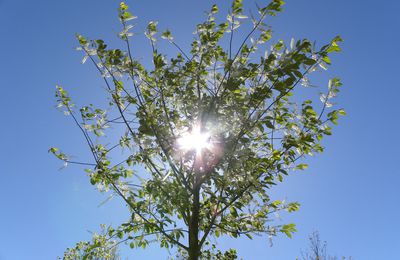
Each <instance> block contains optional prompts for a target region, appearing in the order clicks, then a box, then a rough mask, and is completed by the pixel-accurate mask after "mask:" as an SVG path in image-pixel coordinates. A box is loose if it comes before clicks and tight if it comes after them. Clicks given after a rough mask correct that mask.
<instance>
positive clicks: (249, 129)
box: [50, 0, 345, 260]
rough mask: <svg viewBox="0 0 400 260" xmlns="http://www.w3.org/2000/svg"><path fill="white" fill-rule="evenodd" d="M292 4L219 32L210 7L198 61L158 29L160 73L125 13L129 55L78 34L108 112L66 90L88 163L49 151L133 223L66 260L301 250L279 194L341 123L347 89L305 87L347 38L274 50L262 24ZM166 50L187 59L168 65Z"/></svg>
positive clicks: (61, 94) (62, 95)
mask: <svg viewBox="0 0 400 260" xmlns="http://www.w3.org/2000/svg"><path fill="white" fill-rule="evenodd" d="M283 4H284V2H283V1H281V0H273V1H272V2H270V3H269V4H267V5H265V6H259V7H257V12H256V14H252V15H249V16H248V15H246V14H245V13H244V12H243V9H244V8H243V3H242V1H241V0H235V1H233V3H232V7H231V9H230V11H229V14H228V15H227V17H226V19H224V20H222V21H219V18H218V17H219V14H218V12H219V10H218V7H217V5H213V6H212V8H211V10H210V11H209V12H208V14H207V15H206V19H205V21H204V22H203V23H201V24H198V25H197V27H196V29H195V33H194V35H195V39H194V40H193V42H192V43H191V48H190V50H189V51H187V50H184V49H183V48H182V47H180V45H179V44H178V43H177V42H176V41H175V40H174V37H173V35H172V33H171V32H170V31H169V30H166V31H164V32H159V30H158V27H157V26H158V24H157V22H155V21H151V22H150V23H149V24H148V26H147V30H146V32H145V36H146V37H147V39H148V41H149V44H150V46H151V50H152V53H151V57H150V58H149V59H151V60H152V62H153V65H152V66H145V65H143V64H142V63H141V57H135V56H134V53H140V54H142V53H141V50H137V49H135V44H132V42H133V41H134V40H135V39H136V38H135V37H133V36H134V33H133V28H134V23H133V22H134V21H135V19H136V18H137V17H136V16H134V15H133V14H132V13H131V12H130V11H129V9H128V6H127V4H125V3H124V2H121V3H120V7H119V10H118V17H119V20H120V22H121V24H122V30H121V32H120V33H119V34H118V37H119V39H120V40H121V42H122V43H123V44H124V46H125V47H124V49H119V48H115V49H113V48H110V47H109V46H108V45H107V44H106V43H105V42H104V41H103V40H101V39H95V40H91V39H88V38H86V37H84V36H82V35H77V39H78V42H79V45H80V47H79V50H81V51H82V52H83V55H84V58H83V63H84V62H86V61H90V62H91V63H92V64H93V65H94V67H95V68H96V70H97V71H98V72H99V74H100V76H101V77H102V79H103V80H104V84H105V86H106V94H107V97H108V100H109V106H107V107H103V108H98V107H96V106H94V105H87V106H82V107H78V106H77V105H76V104H75V103H74V102H73V101H72V99H71V97H70V96H69V95H68V93H67V91H66V90H65V89H64V88H62V87H61V86H57V91H56V97H57V100H58V107H59V109H61V110H62V111H64V113H65V114H67V115H69V116H70V117H71V118H72V120H73V122H74V123H75V124H76V125H77V128H78V129H79V131H80V132H81V134H82V136H83V140H84V142H85V143H86V144H87V147H88V151H89V152H90V154H91V157H92V161H88V162H86V161H85V162H83V161H75V160H73V159H72V158H73V157H71V156H69V155H67V154H66V153H64V152H61V151H60V150H59V149H57V148H51V149H50V152H52V153H53V154H54V155H55V156H57V157H58V158H59V159H60V160H62V161H64V162H65V163H66V164H78V165H84V166H86V169H85V171H86V173H87V174H88V177H89V180H90V183H91V184H92V185H95V186H96V187H97V188H98V190H99V191H101V192H111V193H112V194H113V195H116V196H117V197H119V198H120V199H121V201H122V203H124V204H125V205H126V207H127V210H128V211H129V212H130V215H131V217H130V218H129V219H127V220H126V221H125V222H124V223H121V224H120V225H119V226H115V227H111V226H109V227H106V228H105V233H104V234H102V235H94V236H93V239H92V240H91V241H87V242H79V243H78V244H77V245H76V246H75V247H73V248H69V249H67V251H66V253H65V255H64V259H80V257H82V259H111V258H110V257H112V254H111V253H110V252H111V250H113V248H114V247H115V246H117V245H120V244H127V245H129V246H130V247H131V248H137V247H142V248H146V247H147V246H148V245H149V244H150V243H158V244H159V245H160V246H161V247H163V248H166V249H171V248H173V249H174V250H177V251H178V252H179V254H180V255H181V256H182V257H184V258H188V259H192V260H193V259H199V258H206V259H207V258H218V259H235V257H236V251H235V250H234V249H231V250H228V251H227V252H221V251H219V250H218V249H217V248H216V246H215V244H214V243H213V241H215V240H214V239H218V238H221V237H226V236H228V237H233V238H239V237H240V238H242V237H245V238H248V239H252V238H253V237H254V236H263V237H265V238H266V239H272V238H273V237H274V236H276V235H278V234H279V233H283V234H285V235H286V236H288V237H292V234H293V233H294V232H295V231H296V227H295V224H293V223H287V224H278V223H275V222H274V219H275V217H276V215H277V214H279V213H281V212H294V211H297V210H298V209H299V203H297V202H285V201H281V200H273V199H272V198H270V196H269V190H270V189H271V187H273V186H274V185H277V184H279V183H281V182H283V181H284V179H285V176H287V175H288V174H289V173H290V172H291V171H292V170H304V169H306V168H307V164H305V163H304V161H303V158H305V157H306V156H310V155H314V154H316V153H320V152H322V151H323V146H322V144H321V141H322V139H323V137H324V136H326V135H331V133H332V131H331V126H332V124H336V123H337V119H338V117H339V115H344V114H345V112H344V110H343V109H334V103H333V99H334V98H335V96H336V95H337V93H338V92H339V89H340V86H341V85H342V84H341V82H340V80H339V79H338V78H333V79H331V80H329V81H328V80H327V82H328V84H327V85H328V86H327V87H324V88H319V87H315V86H313V85H312V84H311V81H310V78H309V76H310V74H312V73H313V72H315V71H318V70H321V71H324V70H326V69H327V68H328V67H329V66H330V65H331V58H330V57H331V54H332V53H335V52H339V51H340V47H339V43H340V42H341V41H342V40H341V38H340V37H335V38H333V39H332V40H331V41H330V42H329V43H328V44H326V45H323V46H321V47H318V46H316V45H315V44H314V43H313V42H312V41H310V40H307V39H299V40H294V39H292V40H291V41H290V43H289V44H286V43H285V42H284V41H283V40H277V41H276V40H275V41H274V40H272V37H273V30H272V29H271V27H270V26H269V25H268V24H266V22H265V21H266V18H267V17H272V16H276V15H277V14H278V13H279V12H280V11H281V10H282V6H283ZM246 22H247V23H246ZM242 25H243V26H242ZM243 28H244V29H243ZM246 28H247V29H246ZM159 40H165V41H167V42H169V43H170V44H171V45H172V46H174V47H175V48H176V52H177V54H176V55H173V57H168V56H167V55H165V54H163V52H162V51H161V50H160V49H159V47H158V42H159ZM318 92H321V93H318ZM111 140H117V141H116V142H115V143H111ZM182 140H189V141H188V142H186V141H182ZM201 142H202V143H201ZM211 238H214V239H213V240H211ZM78 256H79V257H78Z"/></svg>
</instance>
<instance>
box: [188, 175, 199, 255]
mask: <svg viewBox="0 0 400 260" xmlns="http://www.w3.org/2000/svg"><path fill="white" fill-rule="evenodd" d="M195 179H197V178H195ZM196 182H197V180H196V181H195V184H197V183H196ZM197 186H198V185H195V186H194V190H193V205H192V216H191V217H190V224H189V260H198V259H199V257H200V248H199V213H200V187H197ZM199 186H200V185H199Z"/></svg>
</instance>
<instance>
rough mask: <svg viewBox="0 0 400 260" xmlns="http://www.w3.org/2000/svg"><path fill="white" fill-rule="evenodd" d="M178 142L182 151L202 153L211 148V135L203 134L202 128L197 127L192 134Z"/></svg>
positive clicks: (184, 136)
mask: <svg viewBox="0 0 400 260" xmlns="http://www.w3.org/2000/svg"><path fill="white" fill-rule="evenodd" d="M177 142H178V145H179V148H180V149H182V150H185V151H191V150H195V151H196V153H201V151H203V150H204V149H209V148H210V134H209V133H207V132H201V130H200V127H195V128H194V129H193V130H192V131H191V132H188V133H186V134H184V135H182V137H180V138H179V139H178V140H177Z"/></svg>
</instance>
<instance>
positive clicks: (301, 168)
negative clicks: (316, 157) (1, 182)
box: [296, 163, 308, 170]
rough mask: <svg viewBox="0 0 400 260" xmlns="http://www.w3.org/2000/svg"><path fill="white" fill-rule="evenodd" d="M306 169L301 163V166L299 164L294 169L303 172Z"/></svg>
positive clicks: (306, 166) (305, 165)
mask: <svg viewBox="0 0 400 260" xmlns="http://www.w3.org/2000/svg"><path fill="white" fill-rule="evenodd" d="M307 168H308V165H307V164H305V163H301V164H299V165H297V166H296V169H297V170H305V169H307Z"/></svg>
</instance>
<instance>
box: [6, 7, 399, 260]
mask: <svg viewBox="0 0 400 260" xmlns="http://www.w3.org/2000/svg"><path fill="white" fill-rule="evenodd" d="M215 2H217V3H220V6H221V8H220V9H222V10H223V9H224V7H223V6H226V4H227V3H228V1H222V0H220V1H217V0H214V1H210V0H201V1H200V0H168V1H165V0H157V1H156V0H147V1H139V0H136V1H133V0H128V1H127V3H128V4H130V5H131V7H132V10H133V13H134V14H136V15H138V16H139V26H138V28H137V29H136V31H137V32H140V31H141V30H142V29H143V28H144V26H145V24H146V23H147V22H148V21H150V20H158V21H159V25H160V26H161V27H162V28H167V27H168V28H170V29H171V31H172V32H173V33H174V35H175V39H176V40H177V42H178V43H180V44H181V45H183V47H187V44H188V43H189V41H190V40H191V39H192V34H191V33H192V31H193V29H194V26H195V25H196V24H197V23H198V22H200V21H202V18H203V13H202V11H203V10H209V7H210V6H211V5H212V4H213V3H215ZM244 2H245V8H246V10H248V9H250V8H252V7H254V5H253V1H251V0H248V1H246V0H245V1H244ZM259 2H263V1H259ZM117 6H118V1H116V0H113V1H112V0H84V1H82V0H69V1H54V0H53V1H50V0H37V1H28V0H20V1H15V0H0V35H1V37H0V82H1V83H0V88H1V95H0V111H1V112H0V115H1V128H0V136H1V144H2V145H1V147H0V184H1V189H0V202H1V211H0V259H1V260H9V259H10V260H13V259H17V260H24V259H33V260H35V259H38V260H42V259H55V258H56V257H57V256H61V255H62V253H63V251H64V249H65V248H66V247H68V246H72V245H74V243H75V242H78V241H80V240H84V239H88V238H89V237H90V233H89V232H88V231H97V230H98V229H99V227H98V225H99V224H100V223H106V224H115V225H117V224H118V223H119V221H122V220H124V219H125V218H126V216H127V212H126V210H125V209H124V208H122V207H121V206H120V204H121V203H120V201H119V200H113V201H111V202H109V203H107V204H105V205H104V206H101V207H98V205H99V204H100V203H101V202H102V201H103V200H104V199H105V198H106V197H105V196H102V195H99V194H98V192H97V191H96V190H95V189H94V187H93V186H91V185H90V184H89V181H88V178H87V177H86V175H85V174H84V173H83V172H82V170H81V168H79V167H74V166H70V167H68V168H67V169H64V170H61V171H59V170H58V169H59V168H60V167H61V166H62V165H61V163H60V162H59V161H57V160H56V159H55V158H53V156H51V155H50V154H48V153H47V150H48V149H49V147H52V146H56V147H61V148H63V150H65V151H67V152H70V153H74V154H76V155H78V156H81V157H84V156H85V152H86V147H84V146H83V139H82V136H81V135H80V133H79V131H78V130H77V129H76V128H75V126H74V125H73V123H72V121H70V120H69V118H66V117H64V116H63V115H62V114H61V113H60V112H58V111H57V110H56V109H55V98H54V90H55V85H56V84H61V85H62V86H64V87H65V88H66V89H68V90H69V91H70V93H71V94H72V95H73V96H74V97H75V100H76V101H77V102H78V103H81V104H86V103H90V102H96V99H98V98H100V97H101V96H102V94H103V93H104V92H103V90H102V87H103V85H102V83H101V81H100V79H99V77H98V75H97V74H96V72H95V70H94V68H93V67H92V66H90V65H87V64H85V65H81V64H80V60H81V53H79V52H76V51H75V50H74V47H75V46H76V41H75V38H74V34H75V33H77V32H79V33H82V34H85V35H87V36H89V37H93V38H104V39H105V40H106V41H108V40H110V41H111V42H113V41H114V39H115V37H114V36H115V33H116V32H118V31H119V29H120V27H119V24H118V21H117V19H116V8H117ZM225 10H226V9H225ZM399 11H400V2H399V1H396V0H391V1H390V0H389V1H376V0H375V1H372V0H363V1H357V0H353V1H348V0H336V1H328V0H322V1H321V0H291V1H290V0H288V1H287V5H286V7H285V11H284V12H283V13H282V14H281V15H279V17H277V18H274V19H272V20H271V23H272V24H273V26H274V30H275V31H276V33H275V35H276V36H277V37H278V38H283V39H285V40H290V38H291V37H292V36H293V37H295V38H297V39H298V38H301V37H307V38H309V39H315V40H317V42H319V43H321V44H322V43H325V42H327V41H329V40H330V39H331V38H332V37H333V36H335V35H337V34H340V35H341V36H342V37H343V38H344V40H345V42H344V44H343V53H341V54H339V55H336V56H335V57H334V59H333V63H334V65H333V66H332V68H331V69H330V70H329V71H328V72H327V74H326V75H327V76H329V77H332V76H339V77H341V78H342V81H343V82H344V87H343V89H342V92H341V95H340V98H339V99H338V102H339V103H340V106H342V107H344V108H345V109H346V111H347V113H348V116H346V117H345V118H342V119H341V120H340V122H339V123H340V124H339V126H338V127H336V128H335V129H334V134H333V136H331V137H329V138H327V139H326V140H325V142H324V144H325V146H326V152H324V153H323V154H321V155H318V156H317V157H315V158H312V159H311V160H310V161H309V164H310V167H309V169H307V170H306V171H305V172H294V173H293V174H292V175H291V176H290V177H289V178H287V179H286V181H285V182H284V183H283V184H282V185H281V186H279V187H277V188H276V189H274V190H273V191H272V192H273V195H274V196H275V197H276V198H277V199H279V198H287V199H288V200H289V201H299V202H300V203H301V204H302V207H301V210H300V212H298V213H295V214H292V215H291V216H290V217H285V218H284V220H285V222H290V221H293V222H295V223H297V228H298V232H297V233H296V234H295V236H294V237H293V238H292V239H289V238H286V237H284V236H283V235H282V236H280V237H278V238H276V239H274V245H273V246H272V247H270V246H269V243H268V240H267V239H266V238H257V239H255V240H253V241H249V240H247V239H245V238H243V239H239V240H224V241H222V242H220V245H221V246H222V247H224V248H225V247H229V246H230V247H236V248H237V249H238V250H239V253H240V256H242V257H243V258H244V259H269V260H276V259H278V260H279V259H283V260H286V259H288V260H289V259H295V257H296V256H299V255H300V251H301V249H304V248H306V247H307V243H308V241H307V236H308V235H309V234H310V233H311V232H313V231H314V230H318V231H319V232H320V234H321V236H322V238H323V239H324V240H326V241H327V242H328V251H329V252H331V253H333V254H337V255H351V256H353V259H357V260H378V259H388V260H390V259H400V256H399V253H398V248H399V246H400V237H399V233H400V223H399V219H400V207H399V206H400V202H399V199H400V191H399V186H400V171H399V166H398V160H399V159H400V158H399V155H400V152H399V145H400V141H399V128H400V120H399V119H400V115H399V112H400V110H399V95H400V86H399V75H400V65H399V61H400V55H399V42H400V34H399V27H400V18H399V17H400V16H399V14H398V13H399ZM143 46H144V45H143V41H141V42H140V43H138V44H137V45H136V46H135V48H134V49H135V51H136V54H137V56H139V57H142V58H143V60H144V61H145V60H146V59H147V58H148V57H149V54H150V53H149V52H146V51H147V50H148V48H147V47H146V48H145V47H143ZM127 253H128V254H129V259H166V257H167V255H168V253H167V252H165V251H162V250H160V249H158V247H154V248H151V250H147V251H128V252H126V251H125V250H123V254H124V255H125V254H127Z"/></svg>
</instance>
